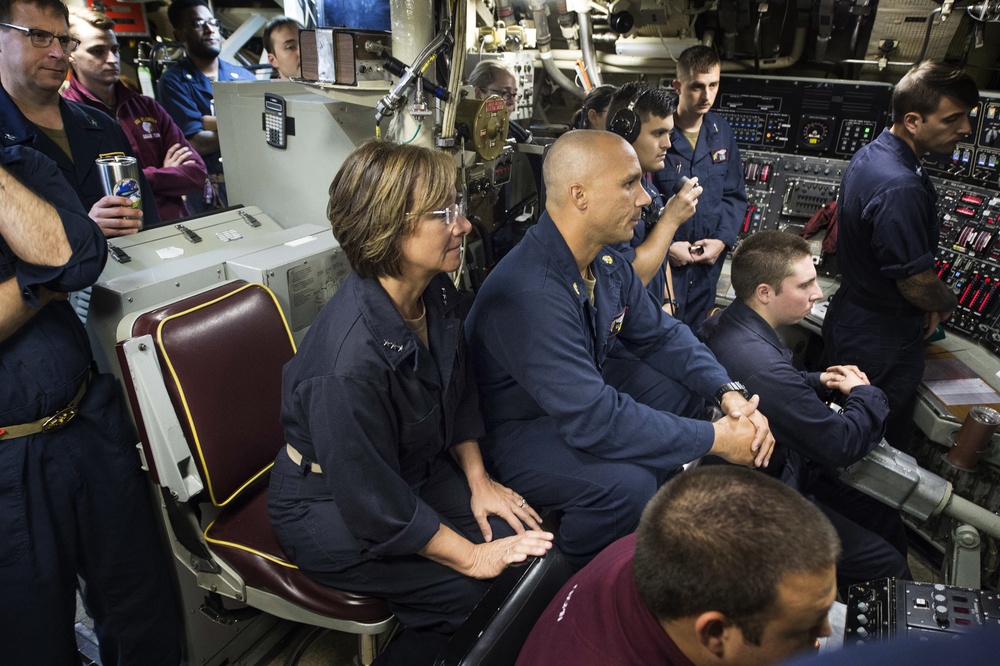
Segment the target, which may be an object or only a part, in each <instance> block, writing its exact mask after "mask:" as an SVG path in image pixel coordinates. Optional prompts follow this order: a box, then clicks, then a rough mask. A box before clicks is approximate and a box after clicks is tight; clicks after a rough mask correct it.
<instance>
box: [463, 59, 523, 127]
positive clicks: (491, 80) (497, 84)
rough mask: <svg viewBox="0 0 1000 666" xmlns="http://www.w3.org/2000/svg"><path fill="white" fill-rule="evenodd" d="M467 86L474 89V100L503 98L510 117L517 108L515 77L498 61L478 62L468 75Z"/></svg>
mask: <svg viewBox="0 0 1000 666" xmlns="http://www.w3.org/2000/svg"><path fill="white" fill-rule="evenodd" d="M469 85H470V86H472V87H473V88H474V89H475V94H476V99H486V98H487V97H489V96H490V95H497V96H498V97H501V98H503V101H504V103H505V104H506V105H507V113H508V114H510V116H511V117H513V115H514V109H516V108H517V77H516V76H514V72H512V71H510V69H509V68H508V67H507V66H506V65H504V64H503V63H502V62H500V61H498V60H480V61H479V64H478V65H476V66H475V68H474V69H473V70H472V73H471V74H469Z"/></svg>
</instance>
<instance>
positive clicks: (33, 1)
mask: <svg viewBox="0 0 1000 666" xmlns="http://www.w3.org/2000/svg"><path fill="white" fill-rule="evenodd" d="M15 2H20V3H22V4H25V5H31V6H33V7H38V8H39V9H47V10H49V11H50V12H52V13H53V14H59V15H60V16H62V17H63V18H64V19H66V22H67V23H68V22H69V13H68V10H67V9H66V4H65V3H63V2H62V0H0V23H10V20H11V19H12V18H14V3H15Z"/></svg>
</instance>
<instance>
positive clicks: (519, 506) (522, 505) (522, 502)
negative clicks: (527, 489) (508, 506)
mask: <svg viewBox="0 0 1000 666" xmlns="http://www.w3.org/2000/svg"><path fill="white" fill-rule="evenodd" d="M517 508H519V509H521V508H524V498H523V497H522V498H521V502H520V504H518V505H517Z"/></svg>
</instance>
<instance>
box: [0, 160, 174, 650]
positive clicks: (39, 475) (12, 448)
mask: <svg viewBox="0 0 1000 666" xmlns="http://www.w3.org/2000/svg"><path fill="white" fill-rule="evenodd" d="M0 162H2V163H3V165H4V168H6V169H7V170H8V171H9V172H10V173H12V174H13V175H15V176H16V177H17V178H18V179H19V180H20V181H21V182H22V183H24V184H25V185H27V186H28V187H29V188H30V189H31V190H32V191H34V192H35V193H36V194H37V195H38V196H39V197H41V198H42V199H44V200H45V201H48V202H49V203H51V204H52V206H54V207H55V209H56V210H57V212H58V213H59V215H60V217H61V218H62V221H63V227H64V228H65V230H66V236H67V238H68V240H69V243H70V247H71V248H72V250H73V256H72V257H71V258H70V260H69V262H67V263H66V264H65V265H63V266H56V267H47V266H36V265H32V264H27V263H25V262H23V261H21V260H20V259H19V258H18V257H17V256H16V255H14V253H13V252H12V251H11V249H10V247H9V246H8V244H7V242H6V241H5V240H4V239H3V238H0V281H6V280H8V279H11V278H16V279H17V283H18V286H19V287H20V289H21V293H22V297H23V299H24V302H25V304H26V305H27V306H28V307H37V306H38V303H39V300H38V298H39V288H40V287H42V286H44V287H46V288H48V289H50V290H52V291H56V292H68V291H73V290H77V289H82V288H84V287H87V286H89V285H90V284H92V283H93V282H94V281H95V280H96V279H97V278H98V276H99V275H100V273H101V270H102V269H103V267H104V263H105V261H106V259H107V245H106V244H105V241H104V236H103V234H102V233H101V231H100V229H99V228H98V227H97V225H96V224H94V222H93V221H92V220H91V219H90V218H89V217H87V213H86V211H85V210H84V208H83V207H82V206H81V205H80V201H79V200H78V199H77V196H76V194H74V192H73V190H72V188H70V187H69V186H68V185H67V183H66V181H65V179H64V178H63V177H62V175H61V174H60V173H59V169H58V168H57V167H56V165H55V164H54V163H53V162H52V161H51V160H49V159H48V158H46V157H45V156H43V155H41V154H40V153H38V152H36V151H34V150H33V149H31V148H28V147H27V146H8V147H4V148H2V149H0ZM92 367H93V361H92V357H91V352H90V344H89V342H88V340H87V334H86V332H85V331H84V328H83V324H81V323H80V320H79V318H78V317H77V316H76V313H74V312H73V309H72V308H71V307H70V305H69V303H67V302H66V301H65V300H55V301H51V302H49V303H48V304H47V305H45V306H44V307H43V308H41V309H40V310H39V311H38V312H37V314H35V316H34V317H32V318H31V319H29V320H28V322H27V323H25V324H24V325H23V326H22V327H21V328H20V329H18V330H17V331H16V332H15V333H14V334H13V335H11V336H10V337H9V338H7V339H6V340H4V341H2V342H0V377H2V381H0V428H3V427H6V426H12V425H19V424H23V423H30V422H32V421H35V420H37V419H40V418H44V417H46V416H51V415H53V414H55V413H56V412H58V411H59V410H61V409H62V408H64V407H66V406H67V405H68V404H69V403H70V401H71V400H72V399H73V397H74V396H75V395H76V394H77V391H78V389H79V388H80V385H81V384H82V383H83V382H85V381H88V377H90V379H89V383H88V386H87V390H86V394H85V395H84V397H83V399H82V401H81V402H80V404H79V413H78V414H77V416H76V417H75V418H73V419H72V420H71V421H70V422H69V423H68V424H67V425H66V426H65V427H63V428H62V429H60V430H57V431H50V432H47V433H39V434H35V435H28V436H25V437H17V438H11V439H2V440H0V590H2V591H3V593H2V594H0V627H3V631H0V655H3V656H2V661H4V663H10V664H46V665H53V666H58V665H60V664H77V663H78V657H77V652H76V636H75V632H74V629H73V624H74V618H75V613H76V589H77V576H78V575H79V576H80V577H81V578H83V580H84V582H85V586H84V600H85V602H86V604H87V609H88V611H89V612H90V614H91V615H92V616H93V618H94V622H95V629H96V633H97V636H98V639H99V641H100V652H101V660H102V662H103V663H104V664H105V665H106V666H113V665H125V664H130V665H135V666H138V665H145V664H163V665H164V666H177V664H178V663H180V660H181V637H180V630H179V626H178V614H177V611H176V607H175V605H174V600H173V598H172V591H171V583H170V577H169V573H168V569H167V563H166V558H165V557H164V547H163V546H162V545H161V543H160V538H159V536H158V534H157V532H156V528H155V523H154V520H153V513H152V506H151V503H150V498H149V494H148V491H147V488H146V483H145V476H144V475H143V473H142V471H141V469H140V463H139V455H138V452H137V451H136V448H135V442H136V437H135V435H134V434H133V432H132V429H131V426H130V424H129V420H128V416H127V415H126V413H125V410H124V405H123V404H122V401H121V398H120V395H119V390H118V386H117V384H116V382H115V380H114V378H113V377H112V376H111V375H96V376H95V375H92V374H91V368H92Z"/></svg>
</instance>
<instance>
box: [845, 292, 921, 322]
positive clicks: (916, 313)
mask: <svg viewBox="0 0 1000 666" xmlns="http://www.w3.org/2000/svg"><path fill="white" fill-rule="evenodd" d="M837 293H838V294H843V298H844V300H846V301H848V302H849V303H853V304H854V305H857V306H858V307H859V308H864V309H865V310H869V311H871V312H876V313H878V314H885V315H889V316H890V317H922V316H923V314H924V311H923V310H921V309H920V308H918V307H916V306H915V305H910V304H909V303H906V302H903V303H900V302H899V301H884V300H882V299H879V298H869V297H868V296H865V295H864V294H861V293H859V292H858V290H857V289H852V288H851V287H846V286H845V287H842V288H841V290H840V291H839V292H837Z"/></svg>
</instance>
